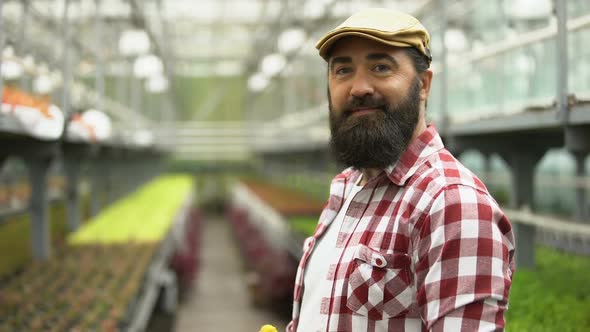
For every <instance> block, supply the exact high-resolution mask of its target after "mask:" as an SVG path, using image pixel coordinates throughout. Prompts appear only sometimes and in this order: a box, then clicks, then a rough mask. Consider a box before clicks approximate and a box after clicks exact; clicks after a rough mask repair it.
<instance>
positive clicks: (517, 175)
mask: <svg viewBox="0 0 590 332" xmlns="http://www.w3.org/2000/svg"><path fill="white" fill-rule="evenodd" d="M543 154H544V152H540V151H526V152H525V151H522V150H514V151H509V152H505V153H502V154H501V155H502V157H503V158H504V159H505V160H506V162H507V164H508V165H510V171H511V172H510V174H511V177H512V181H511V185H512V188H511V189H512V190H511V196H510V207H511V208H512V209H515V210H520V209H533V202H534V200H533V198H534V178H535V165H536V164H537V162H539V160H540V159H541V157H543ZM512 226H513V227H514V230H515V235H516V237H517V239H516V265H517V266H519V267H526V268H530V269H534V268H535V233H536V228H535V226H531V225H527V224H521V223H518V221H517V220H515V221H514V222H513V223H512Z"/></svg>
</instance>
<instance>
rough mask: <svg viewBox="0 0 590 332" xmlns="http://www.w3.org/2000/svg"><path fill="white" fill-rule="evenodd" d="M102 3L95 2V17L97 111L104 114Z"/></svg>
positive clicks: (98, 0) (97, 0) (99, 0)
mask: <svg viewBox="0 0 590 332" xmlns="http://www.w3.org/2000/svg"><path fill="white" fill-rule="evenodd" d="M101 4H102V1H101V0H95V5H96V16H95V39H96V49H95V56H96V77H95V86H96V109H97V110H99V111H101V112H104V111H105V108H104V93H105V92H104V71H105V70H104V67H105V66H104V51H103V49H102V47H101V46H100V45H101V44H102V42H103V36H102V35H103V33H102V30H103V18H102V11H101V9H102V6H101Z"/></svg>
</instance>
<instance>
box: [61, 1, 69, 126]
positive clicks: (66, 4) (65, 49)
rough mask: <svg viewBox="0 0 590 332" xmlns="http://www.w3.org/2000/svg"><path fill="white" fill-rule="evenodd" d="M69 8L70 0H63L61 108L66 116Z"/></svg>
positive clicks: (67, 109)
mask: <svg viewBox="0 0 590 332" xmlns="http://www.w3.org/2000/svg"><path fill="white" fill-rule="evenodd" d="M69 8H70V0H64V9H63V16H62V38H63V39H62V52H63V53H62V58H63V63H62V72H63V88H62V90H63V94H62V103H61V109H62V111H63V112H64V115H66V117H67V116H68V115H69V114H70V83H71V82H70V81H71V76H72V73H71V65H70V50H69V47H70V22H69Z"/></svg>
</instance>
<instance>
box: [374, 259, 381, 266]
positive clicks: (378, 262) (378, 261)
mask: <svg viewBox="0 0 590 332" xmlns="http://www.w3.org/2000/svg"><path fill="white" fill-rule="evenodd" d="M375 264H377V266H379V267H381V266H383V260H381V258H377V259H376V260H375Z"/></svg>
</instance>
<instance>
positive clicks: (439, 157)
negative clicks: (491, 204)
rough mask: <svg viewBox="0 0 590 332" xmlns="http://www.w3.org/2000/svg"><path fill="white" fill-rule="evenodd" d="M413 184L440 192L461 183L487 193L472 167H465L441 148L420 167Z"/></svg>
mask: <svg viewBox="0 0 590 332" xmlns="http://www.w3.org/2000/svg"><path fill="white" fill-rule="evenodd" d="M410 181H411V182H412V185H413V186H417V187H422V188H424V189H423V190H427V191H429V192H431V193H432V192H439V191H441V190H443V189H445V188H449V187H452V186H456V185H460V186H465V187H471V188H473V189H475V190H477V191H481V192H485V193H487V192H488V190H487V188H486V186H485V185H484V184H483V182H482V181H481V180H480V179H479V177H477V175H475V174H474V173H473V172H472V171H471V170H470V169H468V168H467V167H465V165H463V164H462V163H461V162H460V161H459V160H458V159H457V158H455V156H453V155H452V154H451V152H449V151H448V150H447V149H441V150H440V151H437V152H436V153H433V154H432V155H430V156H429V158H428V160H427V161H426V162H425V163H424V164H423V165H422V166H421V167H420V168H419V169H418V171H417V172H416V174H415V175H414V177H413V179H412V180H410Z"/></svg>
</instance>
